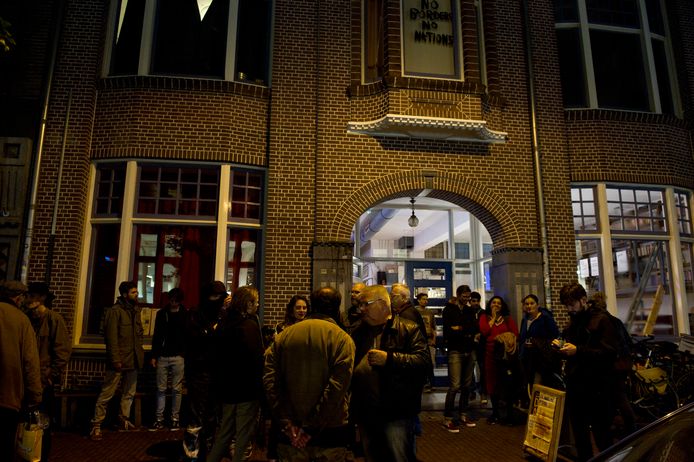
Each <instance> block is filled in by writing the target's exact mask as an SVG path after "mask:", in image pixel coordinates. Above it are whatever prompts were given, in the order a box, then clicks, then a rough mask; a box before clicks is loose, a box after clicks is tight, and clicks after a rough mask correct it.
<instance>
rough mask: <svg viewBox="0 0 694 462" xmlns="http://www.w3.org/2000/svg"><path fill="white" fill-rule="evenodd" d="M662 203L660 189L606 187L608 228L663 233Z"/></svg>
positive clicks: (663, 208) (663, 215) (663, 210)
mask: <svg viewBox="0 0 694 462" xmlns="http://www.w3.org/2000/svg"><path fill="white" fill-rule="evenodd" d="M664 204H665V202H664V198H663V192H662V191H655V190H647V189H632V188H607V211H608V214H609V216H610V229H613V230H616V231H641V232H648V233H665V232H666V231H667V230H666V228H665V205H664Z"/></svg>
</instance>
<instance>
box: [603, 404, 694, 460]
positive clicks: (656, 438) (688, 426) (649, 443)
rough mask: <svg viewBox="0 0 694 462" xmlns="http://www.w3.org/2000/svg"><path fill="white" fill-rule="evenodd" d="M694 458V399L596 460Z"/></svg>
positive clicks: (620, 442)
mask: <svg viewBox="0 0 694 462" xmlns="http://www.w3.org/2000/svg"><path fill="white" fill-rule="evenodd" d="M685 460H694V403H689V404H687V405H685V406H682V407H681V408H679V409H677V410H676V411H673V412H671V413H670V414H668V415H666V416H664V417H662V418H660V419H658V420H656V421H655V422H653V423H651V424H649V425H647V426H645V427H643V428H642V429H641V430H639V431H637V432H635V433H632V434H631V435H629V436H627V437H626V438H624V439H623V440H621V441H619V442H618V443H616V444H614V445H613V446H611V447H609V448H607V449H606V450H604V451H603V452H601V453H600V454H598V455H597V456H595V457H593V458H592V459H591V461H594V462H598V461H600V462H636V461H639V462H641V461H644V462H645V461H648V462H650V461H658V462H668V461H670V462H682V461H685Z"/></svg>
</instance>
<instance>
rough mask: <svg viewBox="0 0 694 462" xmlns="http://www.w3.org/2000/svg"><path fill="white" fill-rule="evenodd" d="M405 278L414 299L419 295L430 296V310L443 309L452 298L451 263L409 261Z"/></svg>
mask: <svg viewBox="0 0 694 462" xmlns="http://www.w3.org/2000/svg"><path fill="white" fill-rule="evenodd" d="M405 278H406V279H407V285H408V286H409V287H410V288H411V289H412V298H415V297H416V296H417V294H419V293H425V294H427V295H428V296H429V308H439V309H443V307H444V306H446V302H447V301H448V300H450V298H451V296H452V292H453V291H452V287H453V282H452V281H453V267H452V264H451V262H441V261H407V262H405Z"/></svg>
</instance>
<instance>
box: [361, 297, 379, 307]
mask: <svg viewBox="0 0 694 462" xmlns="http://www.w3.org/2000/svg"><path fill="white" fill-rule="evenodd" d="M382 300H383V299H382V298H377V299H376V300H368V301H365V302H359V306H368V305H371V304H372V303H375V302H380V301H382Z"/></svg>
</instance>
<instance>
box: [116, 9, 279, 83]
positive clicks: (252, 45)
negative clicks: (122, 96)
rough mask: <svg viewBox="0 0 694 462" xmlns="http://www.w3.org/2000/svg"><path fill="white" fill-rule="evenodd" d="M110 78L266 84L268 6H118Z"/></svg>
mask: <svg viewBox="0 0 694 462" xmlns="http://www.w3.org/2000/svg"><path fill="white" fill-rule="evenodd" d="M115 11H116V14H115V16H116V18H115V19H116V20H115V24H114V34H113V37H114V39H113V51H112V59H111V65H110V70H109V75H147V74H155V75H178V76H192V77H207V78H218V79H225V80H238V81H245V82H251V83H256V84H261V85H265V84H267V82H268V64H269V39H270V24H271V23H270V13H271V2H270V0H231V1H228V0H197V1H196V2H192V1H189V0H158V1H157V0H120V1H118V2H117V5H116V9H115Z"/></svg>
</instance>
